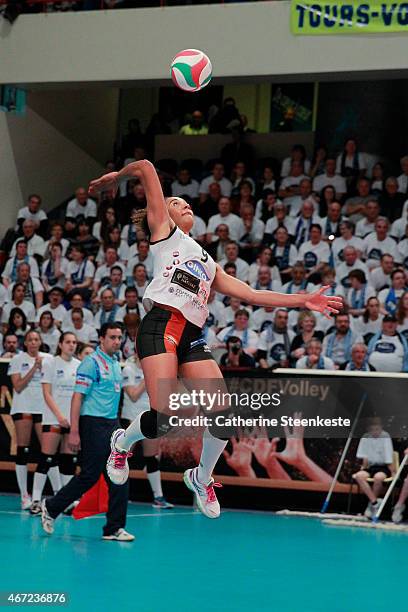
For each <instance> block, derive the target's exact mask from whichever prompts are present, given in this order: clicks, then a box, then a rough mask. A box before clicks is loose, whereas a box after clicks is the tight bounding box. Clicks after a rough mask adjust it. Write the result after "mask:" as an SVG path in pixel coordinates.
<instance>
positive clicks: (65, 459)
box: [58, 453, 77, 476]
mask: <svg viewBox="0 0 408 612" xmlns="http://www.w3.org/2000/svg"><path fill="white" fill-rule="evenodd" d="M76 459H77V458H76V455H69V454H68V453H61V455H60V456H59V459H58V465H59V469H60V472H61V474H64V475H65V476H73V475H74V474H75V468H76V463H77V461H76Z"/></svg>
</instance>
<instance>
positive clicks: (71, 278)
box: [64, 244, 95, 302]
mask: <svg viewBox="0 0 408 612" xmlns="http://www.w3.org/2000/svg"><path fill="white" fill-rule="evenodd" d="M94 275H95V266H94V265H93V263H92V262H91V261H89V259H88V258H87V257H86V251H85V249H84V247H83V246H82V245H81V244H75V245H74V246H73V247H72V249H71V261H70V262H69V265H68V273H67V281H66V283H65V288H64V290H65V293H67V294H68V300H69V299H70V298H71V296H72V293H73V292H75V293H79V294H81V295H82V297H83V299H84V300H85V301H86V302H87V301H88V300H89V299H90V297H91V293H92V282H93V278H94Z"/></svg>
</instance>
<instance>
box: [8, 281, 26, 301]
mask: <svg viewBox="0 0 408 612" xmlns="http://www.w3.org/2000/svg"><path fill="white" fill-rule="evenodd" d="M18 287H22V288H23V289H24V291H25V287H24V285H23V283H15V285H13V289H12V290H11V299H12V300H13V302H14V296H15V294H16V289H17V288H18Z"/></svg>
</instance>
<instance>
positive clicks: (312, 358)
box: [296, 338, 335, 370]
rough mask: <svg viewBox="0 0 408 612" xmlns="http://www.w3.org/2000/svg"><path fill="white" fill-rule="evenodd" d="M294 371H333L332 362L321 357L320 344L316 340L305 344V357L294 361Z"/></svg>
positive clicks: (327, 358)
mask: <svg viewBox="0 0 408 612" xmlns="http://www.w3.org/2000/svg"><path fill="white" fill-rule="evenodd" d="M296 369H305V370H335V366H334V363H333V361H332V360H331V359H330V358H329V357H325V356H324V355H322V343H321V341H320V340H318V339H317V338H313V339H312V340H308V342H306V355H304V357H300V359H298V360H297V361H296Z"/></svg>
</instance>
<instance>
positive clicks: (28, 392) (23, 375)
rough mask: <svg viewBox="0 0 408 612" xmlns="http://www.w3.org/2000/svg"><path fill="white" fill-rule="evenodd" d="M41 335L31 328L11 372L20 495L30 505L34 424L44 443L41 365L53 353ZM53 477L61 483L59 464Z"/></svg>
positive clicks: (23, 503) (52, 478)
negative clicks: (29, 467)
mask: <svg viewBox="0 0 408 612" xmlns="http://www.w3.org/2000/svg"><path fill="white" fill-rule="evenodd" d="M40 346H41V337H40V334H39V333H38V332H37V331H33V330H31V331H28V332H27V333H26V335H25V338H24V348H25V351H23V352H21V353H18V354H17V355H16V356H15V357H13V359H12V360H11V361H10V365H9V367H8V372H7V373H8V375H9V376H11V383H12V385H13V389H14V393H13V402H12V405H11V411H10V414H11V416H12V418H13V421H14V426H15V428H16V436H17V458H16V476H17V483H18V488H19V490H20V495H21V507H22V509H23V510H28V509H29V508H30V507H31V496H30V495H29V494H28V491H27V463H28V457H29V452H30V443H31V435H32V430H33V427H34V429H35V432H36V434H37V437H38V440H39V441H40V443H41V420H42V416H43V412H44V408H45V402H44V397H43V393H42V388H41V368H42V365H43V362H44V363H45V361H48V360H49V359H50V356H49V355H47V354H46V353H41V352H40ZM50 480H51V482H52V483H54V485H55V486H57V484H58V480H59V479H58V468H56V469H54V470H52V472H51V473H50Z"/></svg>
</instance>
